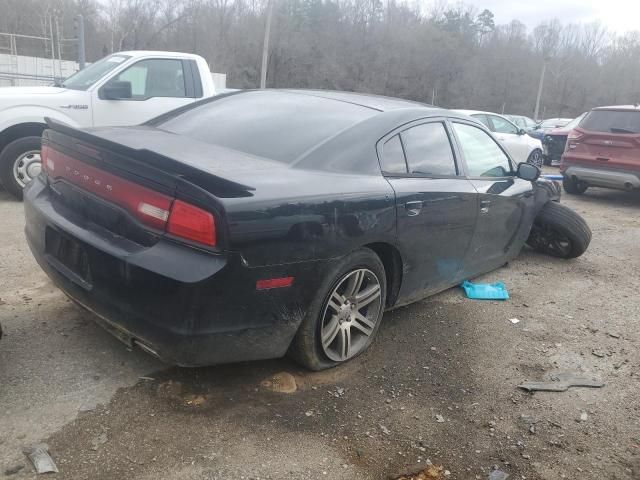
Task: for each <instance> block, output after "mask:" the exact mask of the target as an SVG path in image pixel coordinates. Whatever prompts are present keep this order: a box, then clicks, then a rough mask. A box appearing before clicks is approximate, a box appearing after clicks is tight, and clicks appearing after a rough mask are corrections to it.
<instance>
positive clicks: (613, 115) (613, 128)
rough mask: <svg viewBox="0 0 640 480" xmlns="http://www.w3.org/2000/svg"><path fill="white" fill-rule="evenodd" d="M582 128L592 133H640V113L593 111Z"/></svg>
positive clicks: (585, 119)
mask: <svg viewBox="0 0 640 480" xmlns="http://www.w3.org/2000/svg"><path fill="white" fill-rule="evenodd" d="M580 128H584V129H585V130H590V131H592V132H606V133H631V134H633V133H640V111H637V112H625V111H620V110H618V111H615V110H593V111H591V112H589V113H588V114H587V116H586V117H584V119H583V120H582V122H580Z"/></svg>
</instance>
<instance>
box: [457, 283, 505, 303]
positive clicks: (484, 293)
mask: <svg viewBox="0 0 640 480" xmlns="http://www.w3.org/2000/svg"><path fill="white" fill-rule="evenodd" d="M460 286H461V287H462V288H463V289H464V291H465V293H466V295H467V298H473V299H475V300H508V299H509V292H507V288H506V287H505V285H504V282H495V283H471V282H470V281H468V280H465V281H464V282H462V283H461V284H460Z"/></svg>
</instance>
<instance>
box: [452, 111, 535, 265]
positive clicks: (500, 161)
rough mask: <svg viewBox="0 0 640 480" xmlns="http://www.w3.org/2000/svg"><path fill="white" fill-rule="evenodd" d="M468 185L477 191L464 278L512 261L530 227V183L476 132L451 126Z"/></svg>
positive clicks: (489, 140)
mask: <svg viewBox="0 0 640 480" xmlns="http://www.w3.org/2000/svg"><path fill="white" fill-rule="evenodd" d="M452 125H453V131H454V132H455V136H456V139H457V143H458V147H459V150H460V152H461V154H462V157H463V158H464V162H465V167H466V171H467V175H468V178H469V181H470V182H471V183H472V184H473V186H474V187H475V189H476V190H477V192H478V207H479V209H478V221H477V225H476V228H475V233H474V235H473V240H472V242H471V247H470V248H469V251H468V254H467V259H466V260H465V266H466V268H467V269H468V270H467V276H469V277H473V276H476V275H479V274H482V273H485V272H488V271H491V270H493V269H495V268H497V267H499V266H501V265H504V264H505V263H506V262H508V261H509V260H511V259H512V258H513V257H515V256H516V255H517V254H518V253H519V252H520V249H521V248H522V246H523V244H524V242H525V240H526V239H527V236H528V235H529V231H530V229H531V224H532V222H533V218H532V216H533V211H534V209H533V201H534V198H533V184H532V183H531V182H529V181H526V180H522V179H520V178H518V177H516V175H515V171H514V168H513V165H512V163H511V160H510V159H509V157H508V155H507V154H506V153H505V152H504V151H503V149H502V148H501V147H500V146H499V144H498V143H496V141H495V140H494V139H493V138H492V137H491V135H489V133H487V132H485V131H484V130H482V129H481V128H478V127H477V126H475V125H472V124H468V123H464V122H458V121H455V122H453V123H452Z"/></svg>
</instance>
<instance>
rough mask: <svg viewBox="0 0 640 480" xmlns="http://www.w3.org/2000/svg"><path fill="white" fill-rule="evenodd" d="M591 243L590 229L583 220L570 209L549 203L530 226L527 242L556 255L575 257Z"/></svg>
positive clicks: (537, 248) (539, 249) (542, 250)
mask: <svg viewBox="0 0 640 480" xmlns="http://www.w3.org/2000/svg"><path fill="white" fill-rule="evenodd" d="M590 242H591V230H590V229H589V226H588V225H587V223H586V222H585V221H584V219H583V218H582V217H581V216H580V215H578V214H577V213H576V212H574V211H573V210H571V209H570V208H567V207H565V206H564V205H561V204H559V203H557V202H548V203H547V204H546V205H545V206H544V207H543V209H542V210H541V211H540V213H539V214H538V216H537V217H536V220H535V221H534V222H533V226H532V227H531V234H530V235H529V238H528V239H527V245H529V246H530V247H532V248H534V249H535V250H537V251H539V252H542V253H546V254H547V255H551V256H554V257H560V258H575V257H579V256H580V255H582V254H583V253H584V252H585V251H586V250H587V247H589V243H590Z"/></svg>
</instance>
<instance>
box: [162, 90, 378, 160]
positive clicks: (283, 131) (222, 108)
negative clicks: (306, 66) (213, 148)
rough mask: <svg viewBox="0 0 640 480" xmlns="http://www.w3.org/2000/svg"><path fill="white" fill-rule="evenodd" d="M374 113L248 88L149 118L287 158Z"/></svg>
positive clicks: (194, 134)
mask: <svg viewBox="0 0 640 480" xmlns="http://www.w3.org/2000/svg"><path fill="white" fill-rule="evenodd" d="M376 113H379V112H377V111H376V110H372V109H370V108H366V107H361V106H359V105H354V104H351V103H345V102H340V101H336V100H329V99H325V98H319V97H314V96H311V95H306V94H297V93H290V92H277V91H252V92H244V93H239V94H234V95H231V96H228V97H223V98H219V99H215V100H214V101H211V102H207V103H204V104H201V105H199V106H197V107H195V108H193V109H190V110H187V111H182V112H179V113H178V114H176V115H175V116H172V117H170V118H169V119H166V118H162V117H161V118H159V119H158V120H159V121H157V122H154V121H151V122H150V124H152V125H155V126H156V127H158V128H161V129H162V130H167V131H169V132H173V133H177V134H180V135H185V136H187V137H190V138H194V139H196V140H200V141H202V142H207V143H212V144H215V145H220V146H223V147H227V148H232V149H234V150H239V151H241V152H245V153H249V154H252V155H257V156H260V157H264V158H269V159H272V160H277V161H280V162H284V163H292V162H293V161H294V160H295V159H297V158H298V157H300V156H301V155H302V154H303V153H305V152H306V151H307V150H309V149H311V148H312V147H314V146H316V145H318V144H319V143H321V142H322V141H324V140H326V139H328V138H330V137H331V136H333V135H335V134H337V133H338V132H340V131H342V130H344V129H346V128H348V127H350V126H352V125H355V124H356V123H359V122H360V121H362V120H365V119H366V118H369V117H371V116H373V115H375V114H376Z"/></svg>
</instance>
